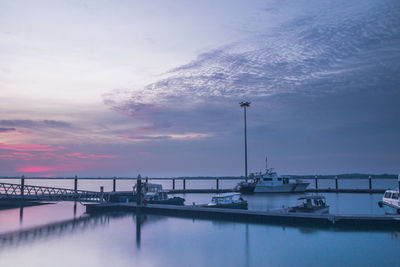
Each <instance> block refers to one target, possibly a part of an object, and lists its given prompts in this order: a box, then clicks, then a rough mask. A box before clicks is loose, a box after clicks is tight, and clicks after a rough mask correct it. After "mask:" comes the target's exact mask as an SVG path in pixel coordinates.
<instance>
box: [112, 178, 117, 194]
mask: <svg viewBox="0 0 400 267" xmlns="http://www.w3.org/2000/svg"><path fill="white" fill-rule="evenodd" d="M116 189H117V179H115V176H114V179H113V192H115V191H116Z"/></svg>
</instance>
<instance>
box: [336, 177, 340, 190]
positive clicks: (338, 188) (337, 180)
mask: <svg viewBox="0 0 400 267" xmlns="http://www.w3.org/2000/svg"><path fill="white" fill-rule="evenodd" d="M335 185H336V190H338V189H339V187H338V179H337V178H336V179H335Z"/></svg>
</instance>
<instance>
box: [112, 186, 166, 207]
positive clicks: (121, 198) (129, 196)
mask: <svg viewBox="0 0 400 267" xmlns="http://www.w3.org/2000/svg"><path fill="white" fill-rule="evenodd" d="M136 186H137V185H136V184H135V185H134V186H133V190H132V191H118V192H110V193H107V195H108V201H109V202H135V201H136V191H137V190H136ZM161 190H162V185H161V184H152V183H142V194H143V195H145V194H146V193H147V192H157V191H161Z"/></svg>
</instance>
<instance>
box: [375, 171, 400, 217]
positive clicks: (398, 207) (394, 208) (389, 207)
mask: <svg viewBox="0 0 400 267" xmlns="http://www.w3.org/2000/svg"><path fill="white" fill-rule="evenodd" d="M397 182H398V184H399V189H400V174H399V176H398V178H397ZM399 197H400V193H399V190H386V191H385V194H383V197H382V200H381V201H379V202H378V205H379V207H381V208H383V209H384V210H385V213H386V214H400V199H399Z"/></svg>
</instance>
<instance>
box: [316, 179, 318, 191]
mask: <svg viewBox="0 0 400 267" xmlns="http://www.w3.org/2000/svg"><path fill="white" fill-rule="evenodd" d="M315 189H317V190H318V178H317V176H315Z"/></svg>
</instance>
